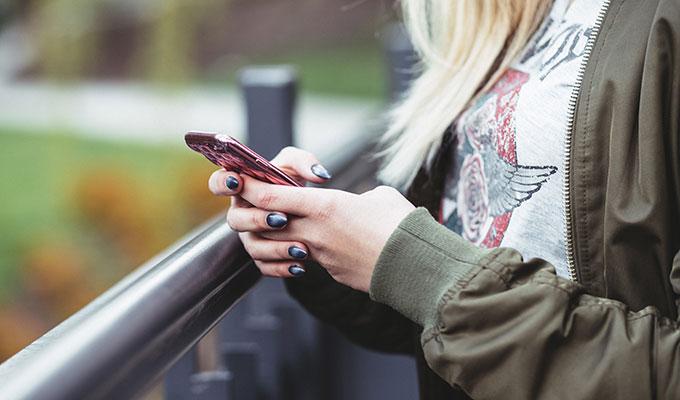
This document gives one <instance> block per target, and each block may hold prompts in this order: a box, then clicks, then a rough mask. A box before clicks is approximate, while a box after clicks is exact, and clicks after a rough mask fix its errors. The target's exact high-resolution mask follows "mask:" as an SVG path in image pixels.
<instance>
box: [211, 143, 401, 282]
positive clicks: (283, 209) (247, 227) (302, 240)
mask: <svg viewBox="0 0 680 400" xmlns="http://www.w3.org/2000/svg"><path fill="white" fill-rule="evenodd" d="M298 151H300V150H298ZM289 152H290V150H289ZM297 156H298V157H296V160H290V159H288V160H286V161H285V162H281V163H282V164H287V166H288V168H287V169H288V170H290V169H291V164H294V165H295V167H294V168H292V169H293V170H294V171H295V172H296V175H298V177H299V176H300V175H301V174H300V172H302V173H304V172H305V171H311V169H310V168H311V166H310V164H309V163H310V162H313V164H318V163H317V162H316V159H314V158H313V156H311V155H309V153H306V158H305V161H303V157H302V155H301V154H297ZM307 156H311V159H310V158H309V157H307ZM284 158H286V157H284ZM277 162H280V160H279V161H277ZM303 165H304V167H303ZM216 175H217V176H216ZM306 175H307V176H306V177H303V178H311V179H309V180H315V181H317V182H318V181H319V177H318V176H316V175H314V174H313V173H312V174H306ZM312 176H314V177H312ZM230 177H231V178H234V179H238V180H239V181H238V182H239V185H238V187H237V188H235V190H232V191H231V192H232V193H239V190H240V196H239V197H237V198H235V199H234V200H235V202H234V203H235V205H233V206H232V208H231V209H230V210H229V213H228V222H229V225H230V226H231V227H232V228H233V229H234V230H236V231H239V232H241V235H242V236H241V238H242V240H244V246H245V247H246V250H248V252H249V253H250V254H251V256H253V258H254V259H256V261H257V263H258V267H260V269H261V270H262V271H263V273H265V274H267V275H274V276H290V275H291V273H293V271H289V269H288V268H289V266H290V265H291V263H290V260H292V259H296V257H295V256H296V255H297V256H301V257H303V259H304V258H307V257H309V258H311V259H314V260H316V261H317V262H319V264H321V265H322V266H323V267H324V268H326V269H327V270H328V272H329V273H330V274H331V276H333V278H334V279H336V280H337V281H338V282H340V283H343V284H346V285H348V286H351V287H353V288H355V289H358V290H363V291H368V288H369V285H370V282H371V275H372V274H373V268H374V267H375V263H376V261H377V259H378V256H379V255H380V252H381V251H382V248H383V247H384V245H385V243H386V242H387V239H388V238H389V236H390V235H391V234H392V232H393V231H394V229H396V227H397V225H399V223H400V222H401V220H402V219H403V218H404V217H406V215H408V214H409V213H410V212H411V211H412V210H413V209H414V208H415V207H414V206H413V205H412V204H411V203H410V202H409V201H408V200H406V199H405V198H404V197H403V196H402V195H401V194H400V193H399V192H398V191H396V190H395V189H392V188H389V187H385V186H381V187H378V188H376V189H373V190H371V191H368V192H366V193H363V194H361V195H356V194H352V193H348V192H343V191H339V190H330V189H318V188H295V187H289V186H281V185H271V184H267V183H264V182H260V181H257V180H255V179H253V178H250V177H248V176H245V175H243V176H238V175H235V174H233V173H228V172H225V171H221V172H217V173H215V174H213V177H212V178H211V188H212V190H213V192H216V193H218V194H230V193H228V192H229V190H228V189H227V190H225V189H224V187H227V185H228V183H226V182H227V180H229V178H230ZM321 180H322V181H323V179H321ZM219 182H225V184H224V185H220V186H221V187H220V188H219V189H218V187H217V186H218V185H217V183H219ZM216 189H218V190H216ZM272 215H277V216H278V218H277V217H272ZM272 219H276V220H277V221H280V222H281V223H280V224H276V223H275V224H274V225H282V226H280V227H272V224H271V223H268V221H269V222H272V221H271V220H272ZM282 219H283V220H285V222H284V221H281V220H282ZM292 246H297V247H298V248H299V249H300V250H302V252H304V253H305V254H304V255H303V254H302V252H298V251H295V250H291V247H292Z"/></svg>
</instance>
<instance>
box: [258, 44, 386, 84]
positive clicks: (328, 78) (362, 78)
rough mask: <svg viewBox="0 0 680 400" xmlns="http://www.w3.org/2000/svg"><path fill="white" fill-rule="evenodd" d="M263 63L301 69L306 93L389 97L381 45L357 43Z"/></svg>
mask: <svg viewBox="0 0 680 400" xmlns="http://www.w3.org/2000/svg"><path fill="white" fill-rule="evenodd" d="M262 62H270V63H281V64H285V63H290V64H293V65H295V66H296V67H297V68H298V71H299V73H300V78H301V84H302V88H303V90H307V91H309V92H314V93H320V94H328V95H342V96H355V97H364V98H384V97H385V87H386V80H385V79H386V78H385V72H386V70H385V68H386V67H385V61H384V58H383V53H382V50H381V49H380V47H379V46H378V44H377V43H373V42H369V43H365V42H362V43H355V44H348V45H344V46H340V47H328V48H316V49H310V50H306V51H296V52H293V53H290V54H286V55H283V56H278V57H277V56H274V57H271V58H269V59H265V60H262Z"/></svg>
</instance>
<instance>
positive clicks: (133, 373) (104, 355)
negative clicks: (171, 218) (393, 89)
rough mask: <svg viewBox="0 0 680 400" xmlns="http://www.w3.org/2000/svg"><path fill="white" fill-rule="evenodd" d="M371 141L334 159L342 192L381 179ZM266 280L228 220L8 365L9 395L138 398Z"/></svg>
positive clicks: (160, 259) (2, 378) (1, 378)
mask: <svg viewBox="0 0 680 400" xmlns="http://www.w3.org/2000/svg"><path fill="white" fill-rule="evenodd" d="M372 142H373V136H371V135H367V136H366V137H365V138H364V140H361V141H359V142H356V143H354V145H353V146H352V148H346V149H344V151H342V152H336V153H335V156H334V157H333V161H331V167H332V168H333V169H334V170H335V171H339V172H338V173H336V177H335V178H334V185H333V186H334V187H336V188H340V189H346V190H352V189H357V188H361V186H362V184H365V183H366V182H367V181H369V180H372V176H373V175H374V172H375V165H374V163H373V162H372V160H371V159H370V158H369V157H368V156H367V155H368V154H370V153H371V150H372V148H373V143H372ZM364 186H365V185H364ZM259 279H260V273H259V271H258V270H257V268H256V267H255V266H254V265H253V264H252V262H251V260H250V258H249V257H248V255H247V254H246V253H245V251H244V250H243V248H242V246H241V244H240V241H239V240H238V236H237V235H236V234H235V233H234V232H233V231H231V230H230V229H229V227H228V226H227V225H226V224H225V223H224V218H223V217H219V218H217V219H215V220H213V221H211V222H209V223H207V224H206V225H204V226H203V227H201V228H199V229H197V230H196V231H194V232H193V233H191V234H189V235H187V236H186V238H185V239H182V240H180V241H179V242H178V243H177V244H175V245H173V246H172V247H171V248H170V249H168V250H166V251H165V252H164V253H162V254H160V255H159V256H157V257H156V258H154V259H153V260H151V261H149V262H147V263H146V264H144V265H143V266H141V267H140V268H138V269H137V270H136V271H134V272H133V273H131V274H130V275H128V276H127V277H126V278H124V279H123V280H122V281H120V282H119V283H118V284H116V285H115V286H113V287H112V288H111V289H109V290H108V291H106V292H105V293H104V294H102V295H101V296H99V297H98V298H97V299H95V300H94V301H93V302H92V303H90V304H89V305H87V306H86V307H85V308H83V309H82V310H80V311H79V312H77V313H76V314H74V315H73V316H71V317H70V318H68V319H67V320H65V321H64V322H62V323H61V324H59V325H58V326H56V327H55V328H54V329H52V330H51V331H49V332H48V333H46V334H45V335H44V336H42V337H40V338H39V339H37V340H36V341H35V342H33V343H32V344H31V345H29V346H28V347H26V348H25V349H23V350H22V351H21V352H19V353H17V354H16V355H15V356H14V357H12V358H10V359H9V360H7V361H6V362H5V363H4V364H2V365H0V386H1V387H2V395H1V396H2V398H3V399H29V398H30V399H77V398H112V399H121V398H132V397H135V396H138V395H139V394H141V393H143V392H144V391H145V389H147V388H148V387H149V386H150V385H151V384H152V383H153V382H154V381H155V380H156V379H157V378H159V377H160V376H161V375H162V374H163V373H164V372H165V371H166V370H167V369H168V368H169V367H170V366H171V365H172V364H173V363H174V362H175V361H176V360H178V359H179V358H180V357H181V356H182V355H183V354H185V353H186V352H187V351H188V350H189V349H190V348H191V347H192V346H193V345H195V344H196V343H197V342H198V340H199V339H201V338H202V337H203V336H204V335H205V334H206V333H207V332H208V331H210V330H211V329H212V328H213V327H214V326H215V325H216V324H217V323H218V322H219V321H220V320H221V319H222V318H223V317H224V316H225V315H226V313H227V312H228V311H229V310H230V308H231V307H232V306H234V305H235V304H236V303H237V302H238V301H239V299H241V298H242V297H243V296H244V295H245V294H246V293H247V292H248V291H249V290H250V289H251V288H252V287H253V286H254V285H255V284H256V283H257V282H258V280H259Z"/></svg>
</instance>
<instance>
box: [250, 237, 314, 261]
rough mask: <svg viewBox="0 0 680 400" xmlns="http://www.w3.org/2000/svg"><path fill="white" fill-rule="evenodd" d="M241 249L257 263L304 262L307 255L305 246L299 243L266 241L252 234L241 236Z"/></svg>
mask: <svg viewBox="0 0 680 400" xmlns="http://www.w3.org/2000/svg"><path fill="white" fill-rule="evenodd" d="M241 241H242V242H243V247H245V249H246V251H247V252H248V254H250V257H252V258H253V259H255V260H258V261H281V260H304V259H306V258H307V257H308V255H309V250H308V249H307V246H306V245H304V244H303V243H300V242H279V241H275V240H267V239H264V238H261V237H258V236H257V235H255V234H253V233H245V234H242V235H241Z"/></svg>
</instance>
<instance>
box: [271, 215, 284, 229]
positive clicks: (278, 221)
mask: <svg viewBox="0 0 680 400" xmlns="http://www.w3.org/2000/svg"><path fill="white" fill-rule="evenodd" d="M287 223H288V218H286V216H285V215H283V214H278V213H271V214H269V215H267V225H269V226H271V227H272V228H283V227H284V226H286V224H287Z"/></svg>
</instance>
